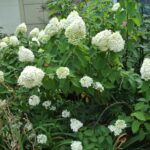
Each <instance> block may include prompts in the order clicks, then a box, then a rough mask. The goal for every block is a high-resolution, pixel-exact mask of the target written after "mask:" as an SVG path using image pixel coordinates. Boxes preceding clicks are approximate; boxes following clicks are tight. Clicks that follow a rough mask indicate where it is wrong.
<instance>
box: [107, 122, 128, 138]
mask: <svg viewBox="0 0 150 150" xmlns="http://www.w3.org/2000/svg"><path fill="white" fill-rule="evenodd" d="M126 127H127V125H126V123H125V121H124V120H117V121H116V123H115V125H109V126H108V128H109V130H110V131H111V132H113V133H114V135H115V136H118V135H120V134H121V133H122V130H123V129H125V128H126Z"/></svg>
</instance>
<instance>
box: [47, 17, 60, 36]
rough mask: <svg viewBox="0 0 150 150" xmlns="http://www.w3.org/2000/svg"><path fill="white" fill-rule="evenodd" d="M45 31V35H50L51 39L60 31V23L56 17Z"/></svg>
mask: <svg viewBox="0 0 150 150" xmlns="http://www.w3.org/2000/svg"><path fill="white" fill-rule="evenodd" d="M44 31H45V34H47V35H49V36H50V37H52V36H54V35H55V34H57V33H58V32H59V31H60V26H59V21H58V19H57V17H54V18H52V19H51V20H50V21H49V23H48V24H47V26H46V27H45V30H44Z"/></svg>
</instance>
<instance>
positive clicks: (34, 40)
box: [32, 37, 40, 46]
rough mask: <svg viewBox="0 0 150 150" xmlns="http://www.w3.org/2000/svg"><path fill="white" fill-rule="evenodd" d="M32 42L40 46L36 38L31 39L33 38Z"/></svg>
mask: <svg viewBox="0 0 150 150" xmlns="http://www.w3.org/2000/svg"><path fill="white" fill-rule="evenodd" d="M32 41H33V42H36V43H37V44H38V46H40V42H39V40H38V38H36V37H33V38H32Z"/></svg>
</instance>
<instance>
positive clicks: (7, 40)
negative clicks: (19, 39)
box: [2, 36, 9, 44]
mask: <svg viewBox="0 0 150 150" xmlns="http://www.w3.org/2000/svg"><path fill="white" fill-rule="evenodd" d="M2 42H5V43H6V44H9V37H8V36H6V37H4V38H3V39H2Z"/></svg>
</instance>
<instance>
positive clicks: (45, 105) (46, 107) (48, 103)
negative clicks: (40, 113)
mask: <svg viewBox="0 0 150 150" xmlns="http://www.w3.org/2000/svg"><path fill="white" fill-rule="evenodd" d="M51 104H52V102H51V101H45V102H43V104H42V106H43V107H45V109H48V108H50V106H51Z"/></svg>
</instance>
